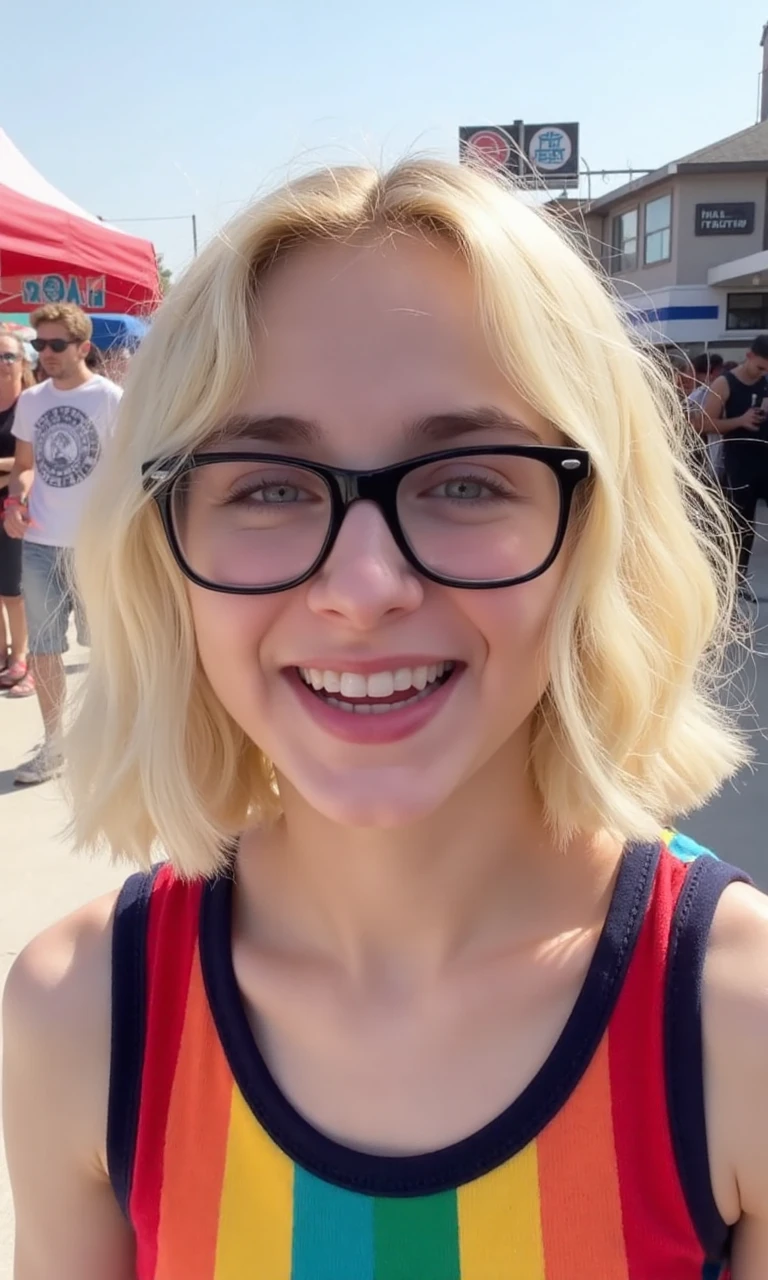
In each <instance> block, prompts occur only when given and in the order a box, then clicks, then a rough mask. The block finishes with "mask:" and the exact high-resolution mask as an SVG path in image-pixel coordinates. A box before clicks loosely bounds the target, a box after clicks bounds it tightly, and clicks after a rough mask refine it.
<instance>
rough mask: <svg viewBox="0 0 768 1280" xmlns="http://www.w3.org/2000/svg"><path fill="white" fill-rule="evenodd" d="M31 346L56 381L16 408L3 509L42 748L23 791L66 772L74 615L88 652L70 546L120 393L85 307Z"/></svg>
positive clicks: (60, 317)
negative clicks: (15, 554)
mask: <svg viewBox="0 0 768 1280" xmlns="http://www.w3.org/2000/svg"><path fill="white" fill-rule="evenodd" d="M31 323H32V326H33V328H34V329H35V330H36V331H37V337H36V338H35V340H34V342H33V343H32V345H33V347H34V349H35V351H37V353H38V355H39V358H40V365H41V368H42V369H43V371H44V372H45V374H46V375H47V378H48V380H47V381H45V382H42V383H40V384H39V385H38V386H36V387H32V388H30V390H28V391H25V392H24V393H23V395H22V396H21V397H20V399H19V401H18V403H17V406H16V415H15V419H14V424H13V434H14V436H15V437H16V457H15V461H14V465H13V469H12V471H11V474H10V478H9V484H8V497H7V498H6V500H5V505H4V513H5V531H6V533H7V534H8V535H9V536H10V537H11V538H16V539H23V540H24V545H23V551H22V588H23V592H24V600H25V604H26V609H27V620H28V622H29V653H30V658H29V662H30V669H31V672H32V675H33V677H34V680H35V687H36V692H37V697H38V700H39V703H40V711H41V714H42V718H43V726H44V731H45V736H44V741H43V744H42V746H41V747H40V749H39V750H38V751H37V753H36V754H35V755H34V757H33V758H32V759H31V760H30V761H28V762H27V763H26V764H23V765H22V766H21V767H20V768H19V769H18V770H17V771H16V776H15V782H16V783H18V784H24V785H27V784H32V783H37V782H45V781H46V780H47V779H48V778H51V777H53V776H54V775H55V774H57V773H58V772H59V769H60V766H61V755H60V751H59V748H58V745H57V738H58V730H59V728H60V724H61V714H62V709H63V704H64V697H65V692H66V678H65V672H64V662H63V659H62V655H63V654H64V653H65V652H66V650H67V629H68V624H69V616H70V613H71V612H72V611H73V610H74V612H75V616H76V618H77V622H78V638H79V640H80V642H81V643H87V632H86V629H85V623H84V619H83V616H82V610H81V609H80V606H79V601H78V599H77V596H76V594H75V591H74V587H73V576H74V574H73V565H72V547H73V544H74V540H75V535H76V533H77V528H78V525H79V522H80V516H81V514H82V510H83V504H84V502H85V500H86V498H87V496H88V493H89V491H90V490H91V488H92V486H93V477H94V472H95V470H96V468H97V467H98V465H99V460H100V458H101V455H102V445H103V443H104V441H105V439H106V437H107V436H108V435H110V433H111V432H112V429H113V427H114V424H115V418H116V415H117V408H118V405H119V403H120V398H121V396H122V391H121V390H120V388H119V387H116V386H115V384H114V383H113V382H110V381H109V380H108V379H107V378H104V377H102V376H101V375H100V374H93V373H91V371H90V369H89V368H88V365H87V358H88V354H89V351H90V345H91V344H90V338H91V333H92V324H91V321H90V319H89V317H88V316H87V315H85V314H84V312H82V311H81V310H80V309H79V307H75V306H73V305H72V304H71V303H52V304H50V305H49V306H45V307H41V308H40V310H39V311H36V312H35V313H34V314H33V315H32V317H31Z"/></svg>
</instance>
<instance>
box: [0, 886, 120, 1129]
mask: <svg viewBox="0 0 768 1280" xmlns="http://www.w3.org/2000/svg"><path fill="white" fill-rule="evenodd" d="M116 899H117V893H111V894H108V895H106V896H104V897H102V898H98V899H96V900H95V901H93V902H90V903H88V904H87V905H86V906H84V907H81V908H80V909H79V910H78V911H76V912H74V913H73V914H72V915H70V916H67V917H65V918H64V919H63V920H60V921H58V922H57V923H56V924H54V925H52V926H51V927H50V928H48V929H46V930H45V931H44V932H43V933H40V934H38V936H37V937H36V938H33V939H32V941H31V942H30V943H28V944H27V946H26V947H25V948H24V950H23V951H22V952H21V953H20V954H19V955H18V956H17V958H16V960H15V961H14V963H13V965H12V967H11V971H10V973H9V975H8V980H7V983H6V987H5V993H4V997H3V1026H4V1042H5V1053H6V1056H7V1057H8V1058H9V1059H10V1060H11V1062H12V1063H13V1064H15V1065H16V1067H17V1068H19V1067H21V1068H22V1069H23V1070H24V1071H25V1072H26V1071H29V1072H30V1073H31V1074H32V1075H34V1076H36V1077H37V1076H39V1075H40V1073H41V1072H43V1073H44V1072H46V1071H49V1072H50V1073H51V1075H53V1074H54V1073H55V1074H56V1076H57V1078H58V1081H59V1084H60V1085H61V1084H62V1083H63V1082H65V1081H69V1082H70V1083H71V1085H72V1098H71V1101H72V1103H73V1105H76V1104H77V1100H78V1095H80V1094H81V1092H82V1094H83V1101H86V1102H87V1098H88V1096H89V1095H90V1097H91V1099H92V1100H94V1101H96V1100H97V1099H98V1100H99V1101H102V1100H104V1099H105V1090H106V1087H107V1076H108V1070H109V1043H110V1008H111V991H110V988H111V971H112V965H111V947H112V918H113V914H114V906H115V901H116ZM81 1084H82V1085H83V1086H87V1090H86V1088H83V1089H82V1090H81V1088H80V1085H81ZM94 1086H96V1088H94ZM100 1109H101V1108H100Z"/></svg>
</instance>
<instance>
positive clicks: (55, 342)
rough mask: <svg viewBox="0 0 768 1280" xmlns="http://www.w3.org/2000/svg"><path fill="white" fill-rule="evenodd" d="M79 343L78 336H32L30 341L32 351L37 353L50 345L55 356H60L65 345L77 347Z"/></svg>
mask: <svg viewBox="0 0 768 1280" xmlns="http://www.w3.org/2000/svg"><path fill="white" fill-rule="evenodd" d="M79 345H80V339H79V338H33V339H32V342H31V343H30V346H31V347H32V349H33V351H37V352H38V353H39V352H41V351H45V348H46V347H50V348H51V351H54V352H55V353H56V355H57V356H60V355H61V353H62V351H66V349H67V347H77V346H79Z"/></svg>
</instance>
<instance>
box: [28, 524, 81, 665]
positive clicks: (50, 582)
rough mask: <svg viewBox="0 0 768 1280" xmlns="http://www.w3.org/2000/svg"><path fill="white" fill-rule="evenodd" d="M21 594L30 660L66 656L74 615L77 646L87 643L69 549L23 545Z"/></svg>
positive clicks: (35, 543)
mask: <svg viewBox="0 0 768 1280" xmlns="http://www.w3.org/2000/svg"><path fill="white" fill-rule="evenodd" d="M21 590H22V595H23V596H24V607H25V609H26V614H27V627H28V628H29V652H30V653H31V654H32V655H33V656H34V655H36V654H39V655H42V654H54V653H66V652H67V649H68V648H69V644H68V642H67V631H68V629H69V616H70V614H71V613H74V615H75V625H76V627H77V639H78V643H79V644H83V645H87V644H88V643H89V637H88V628H87V626H86V621H85V614H84V613H83V607H82V603H81V601H80V598H79V596H78V594H77V592H76V591H75V589H74V586H73V557H72V551H71V549H70V548H69V547H48V546H43V545H42V544H41V543H38V542H25V543H24V550H23V552H22V561H21Z"/></svg>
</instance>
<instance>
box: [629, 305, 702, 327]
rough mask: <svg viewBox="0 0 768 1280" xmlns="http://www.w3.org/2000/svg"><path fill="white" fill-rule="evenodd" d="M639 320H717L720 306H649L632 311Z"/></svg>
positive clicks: (648, 321) (649, 321)
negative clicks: (643, 309)
mask: <svg viewBox="0 0 768 1280" xmlns="http://www.w3.org/2000/svg"><path fill="white" fill-rule="evenodd" d="M634 314H635V315H636V316H637V317H638V319H639V320H641V321H645V322H647V323H649V324H653V323H654V322H657V323H658V322H659V321H660V320H717V318H718V316H719V315H720V308H719V307H718V306H715V305H706V306H698V307H649V308H648V309H647V310H646V311H636V312H635V313H634Z"/></svg>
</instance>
